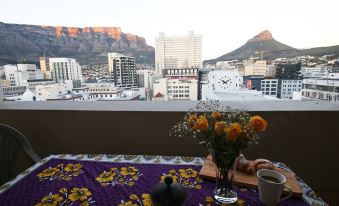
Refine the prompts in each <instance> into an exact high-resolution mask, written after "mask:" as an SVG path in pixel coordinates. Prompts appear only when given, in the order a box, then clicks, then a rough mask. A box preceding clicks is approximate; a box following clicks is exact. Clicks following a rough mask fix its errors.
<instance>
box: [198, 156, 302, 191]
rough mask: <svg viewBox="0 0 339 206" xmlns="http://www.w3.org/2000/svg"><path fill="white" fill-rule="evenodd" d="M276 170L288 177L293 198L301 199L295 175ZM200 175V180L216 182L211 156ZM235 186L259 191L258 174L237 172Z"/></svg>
mask: <svg viewBox="0 0 339 206" xmlns="http://www.w3.org/2000/svg"><path fill="white" fill-rule="evenodd" d="M275 170H276V171H277V172H280V173H281V174H283V175H284V176H285V177H286V179H287V181H286V184H285V185H286V186H288V187H289V188H291V189H292V191H293V196H294V197H301V196H302V192H301V188H300V185H299V183H298V181H297V179H296V177H295V175H294V174H292V173H290V172H287V171H286V170H283V169H280V168H277V167H276V169H275ZM199 175H200V178H203V179H209V180H215V165H214V163H213V162H212V157H211V155H209V156H207V158H206V160H205V162H204V165H203V167H202V168H201V170H200V173H199ZM234 184H235V185H237V186H240V187H250V188H255V189H257V188H258V178H257V176H256V174H253V175H249V174H246V173H243V172H240V171H236V172H235V176H234ZM284 192H287V191H284ZM287 193H288V192H287Z"/></svg>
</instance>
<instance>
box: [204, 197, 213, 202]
mask: <svg viewBox="0 0 339 206" xmlns="http://www.w3.org/2000/svg"><path fill="white" fill-rule="evenodd" d="M205 202H207V203H213V202H214V199H213V198H212V197H206V199H205Z"/></svg>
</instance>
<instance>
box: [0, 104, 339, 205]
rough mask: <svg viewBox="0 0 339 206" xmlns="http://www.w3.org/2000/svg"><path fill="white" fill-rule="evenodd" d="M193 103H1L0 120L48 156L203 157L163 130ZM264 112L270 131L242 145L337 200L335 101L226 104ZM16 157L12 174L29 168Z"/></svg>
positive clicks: (203, 152)
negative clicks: (284, 164) (137, 155)
mask: <svg viewBox="0 0 339 206" xmlns="http://www.w3.org/2000/svg"><path fill="white" fill-rule="evenodd" d="M195 104H196V103H195V102H189V101H180V102H176V101H169V102H1V103H0V122H1V123H4V124H8V125H12V126H14V127H15V128H17V129H19V130H20V131H21V132H22V133H24V134H25V135H26V136H27V138H28V139H29V140H30V141H31V143H32V145H33V148H34V149H35V151H36V152H37V153H38V154H39V155H40V156H41V157H45V156H47V155H50V154H63V153H70V154H72V153H102V154H104V153H107V154H158V155H185V156H205V155H206V154H207V151H206V149H205V148H203V147H200V146H197V145H196V144H195V143H194V142H193V140H191V139H189V138H186V139H177V138H173V137H169V136H168V130H169V129H170V127H171V126H172V125H173V124H174V123H175V122H177V121H179V120H180V119H181V118H182V117H183V114H184V113H185V112H186V111H188V110H189V109H190V108H192V107H194V106H195ZM222 104H223V105H228V106H232V107H236V108H242V109H246V110H248V111H249V112H250V113H252V114H259V115H262V116H263V117H264V118H265V119H267V120H268V122H269V128H268V131H267V132H266V133H265V134H264V136H263V138H262V139H261V142H260V144H259V145H257V146H250V147H249V148H248V149H247V150H245V151H244V153H245V154H246V156H247V157H248V158H250V159H255V158H258V157H262V158H267V159H270V160H273V161H280V162H284V163H286V164H287V165H288V166H290V167H291V168H292V169H293V170H294V171H295V172H296V173H297V174H298V175H299V176H300V177H301V178H302V179H303V180H304V181H305V182H306V183H308V184H309V185H310V186H311V187H312V188H313V189H314V190H315V191H317V192H319V194H320V196H321V197H322V198H323V199H324V200H325V201H327V202H328V203H329V204H330V205H339V201H338V198H337V197H338V196H339V185H338V183H339V176H338V174H339V166H338V162H339V154H338V148H339V141H338V134H339V126H338V122H339V104H337V103H333V102H323V101H322V102H318V101H309V102H294V101H272V102H271V101H260V102H254V101H251V102H223V103H222ZM30 164H31V163H30V162H24V161H23V160H22V159H21V158H19V159H18V160H17V162H16V165H17V169H16V172H17V173H19V172H21V171H23V170H24V169H25V168H28V167H29V166H30Z"/></svg>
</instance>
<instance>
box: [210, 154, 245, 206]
mask: <svg viewBox="0 0 339 206" xmlns="http://www.w3.org/2000/svg"><path fill="white" fill-rule="evenodd" d="M210 153H211V155H212V161H213V162H214V164H215V166H216V168H215V169H216V184H215V188H214V198H215V200H217V201H218V202H219V203H225V204H232V203H234V202H236V201H237V200H238V194H237V191H236V188H235V186H234V185H233V178H234V172H235V168H236V162H237V158H238V157H239V154H240V152H236V151H217V150H212V149H210Z"/></svg>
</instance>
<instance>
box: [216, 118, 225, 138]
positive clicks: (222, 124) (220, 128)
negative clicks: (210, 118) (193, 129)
mask: <svg viewBox="0 0 339 206" xmlns="http://www.w3.org/2000/svg"><path fill="white" fill-rule="evenodd" d="M225 126H226V123H225V122H223V121H219V122H216V123H215V125H214V130H215V132H216V133H217V134H218V135H219V136H221V135H223V134H224V133H225V132H224V129H225Z"/></svg>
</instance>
